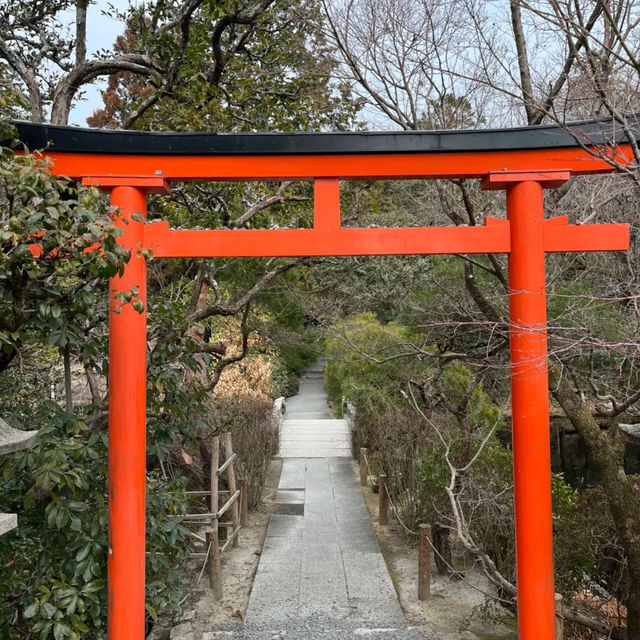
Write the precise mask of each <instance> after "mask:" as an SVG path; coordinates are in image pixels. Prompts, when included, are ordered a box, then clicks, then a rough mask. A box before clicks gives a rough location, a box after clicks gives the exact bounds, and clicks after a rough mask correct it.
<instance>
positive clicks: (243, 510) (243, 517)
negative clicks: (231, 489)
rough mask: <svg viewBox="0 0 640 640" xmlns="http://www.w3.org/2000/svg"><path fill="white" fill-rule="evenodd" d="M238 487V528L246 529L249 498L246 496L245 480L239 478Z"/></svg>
mask: <svg viewBox="0 0 640 640" xmlns="http://www.w3.org/2000/svg"><path fill="white" fill-rule="evenodd" d="M238 485H239V486H240V526H241V527H246V526H247V524H248V522H249V496H248V495H247V479H246V478H239V479H238Z"/></svg>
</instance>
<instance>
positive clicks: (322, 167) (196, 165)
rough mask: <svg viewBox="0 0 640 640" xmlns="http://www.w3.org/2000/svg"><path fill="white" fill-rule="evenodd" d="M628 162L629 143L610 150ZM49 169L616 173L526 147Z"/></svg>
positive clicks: (238, 173) (119, 173) (270, 175)
mask: <svg viewBox="0 0 640 640" xmlns="http://www.w3.org/2000/svg"><path fill="white" fill-rule="evenodd" d="M610 153H612V154H613V155H614V156H615V158H616V160H617V161H619V162H620V163H621V164H629V163H631V162H632V159H633V155H632V153H631V150H630V148H629V145H619V146H618V147H616V149H615V152H613V151H610ZM44 155H45V156H46V157H48V158H50V159H51V161H52V163H53V166H52V171H53V172H54V173H55V174H57V175H66V176H69V177H70V178H74V179H80V178H82V177H84V176H88V175H97V176H105V175H113V176H115V177H125V176H133V177H136V178H137V177H140V176H157V175H161V176H162V177H164V178H165V179H166V180H169V181H171V180H176V181H190V180H193V181H198V180H200V181H212V182H215V181H219V182H226V181H236V180H237V181H251V180H259V181H265V180H314V179H316V178H339V179H343V180H346V179H355V180H358V179H362V178H368V179H395V180H398V179H403V178H484V177H485V176H486V175H487V174H489V173H490V172H504V173H507V172H514V171H540V170H547V171H570V172H571V173H572V174H574V175H582V174H588V173H611V172H613V171H615V169H614V167H612V166H611V164H609V163H608V162H606V160H605V159H603V158H601V157H599V156H598V155H597V154H595V155H594V154H592V153H589V151H587V150H585V149H581V148H576V147H574V148H560V149H536V150H528V151H494V152H491V151H489V152H487V151H483V152H479V151H474V152H458V153H424V154H415V153H410V154H398V155H384V156H378V155H353V156H343V155H341V156H331V155H326V156H324V155H323V156H135V155H131V156H129V155H127V156H118V155H100V154H89V153H62V152H58V153H56V152H53V151H48V152H46V153H45V154H44Z"/></svg>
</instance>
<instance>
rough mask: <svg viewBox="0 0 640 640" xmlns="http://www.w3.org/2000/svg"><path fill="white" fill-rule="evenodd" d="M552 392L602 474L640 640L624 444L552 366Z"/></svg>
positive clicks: (637, 552)
mask: <svg viewBox="0 0 640 640" xmlns="http://www.w3.org/2000/svg"><path fill="white" fill-rule="evenodd" d="M549 388H550V390H551V393H552V394H553V397H554V398H555V399H556V400H557V401H558V403H559V404H560V406H561V407H562V409H563V410H564V412H565V413H566V415H567V417H568V418H569V420H570V421H571V424H572V425H573V426H574V427H575V429H576V431H577V432H578V433H579V434H580V435H581V436H582V439H583V440H584V443H585V445H586V447H587V452H588V455H589V460H590V462H591V464H593V466H594V467H595V469H596V470H597V471H598V473H599V474H600V479H601V482H602V486H603V488H604V491H605V494H606V496H607V501H608V504H609V510H610V511H611V516H612V518H613V522H614V525H615V527H616V531H617V533H618V535H619V536H620V542H621V544H622V546H623V548H624V551H625V554H626V556H627V563H628V571H629V595H628V598H627V601H626V602H625V605H626V606H627V637H628V639H629V640H640V502H638V500H637V499H636V497H635V495H634V491H633V487H632V486H631V483H630V482H629V479H628V477H627V475H626V474H625V472H624V443H623V442H622V439H621V437H620V434H619V431H618V429H615V428H612V429H608V430H606V431H603V430H601V429H600V426H599V425H598V423H597V422H596V420H595V419H594V417H593V415H592V413H591V410H590V408H589V407H588V406H587V405H586V404H585V403H584V402H583V401H582V400H581V398H580V396H579V395H578V394H577V393H576V392H575V391H574V390H573V388H572V387H571V386H570V384H569V383H568V382H567V380H566V378H564V377H563V376H562V372H561V370H560V369H559V368H558V367H557V366H555V365H553V364H550V365H549Z"/></svg>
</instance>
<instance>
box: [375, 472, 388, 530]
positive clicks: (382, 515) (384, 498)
mask: <svg viewBox="0 0 640 640" xmlns="http://www.w3.org/2000/svg"><path fill="white" fill-rule="evenodd" d="M386 482H387V476H386V475H385V474H384V473H381V474H380V475H379V476H378V522H379V523H380V524H382V525H386V524H389V496H388V495H387V485H386Z"/></svg>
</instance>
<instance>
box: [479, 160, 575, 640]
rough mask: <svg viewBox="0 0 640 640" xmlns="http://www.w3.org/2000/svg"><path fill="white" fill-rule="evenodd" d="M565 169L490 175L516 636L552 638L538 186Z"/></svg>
mask: <svg viewBox="0 0 640 640" xmlns="http://www.w3.org/2000/svg"><path fill="white" fill-rule="evenodd" d="M569 177H570V174H569V173H568V172H566V173H565V172H540V173H535V174H527V175H521V174H518V173H512V174H507V175H505V174H499V173H492V174H490V175H489V176H488V177H487V178H485V180H484V181H483V188H485V189H506V192H507V218H508V220H509V226H510V241H511V251H510V253H509V340H510V349H511V408H512V438H513V482H514V501H515V523H516V574H517V575H516V586H517V590H518V638H520V640H537V639H540V638H555V628H556V627H555V601H554V591H555V589H554V573H553V535H552V513H551V454H550V444H551V443H550V436H549V388H548V375H547V372H548V366H547V299H546V282H545V246H544V230H543V229H544V226H545V225H544V222H543V220H544V204H543V192H542V190H543V188H544V187H547V188H552V187H558V186H560V185H561V184H563V183H564V182H566V181H567V180H568V179H569Z"/></svg>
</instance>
